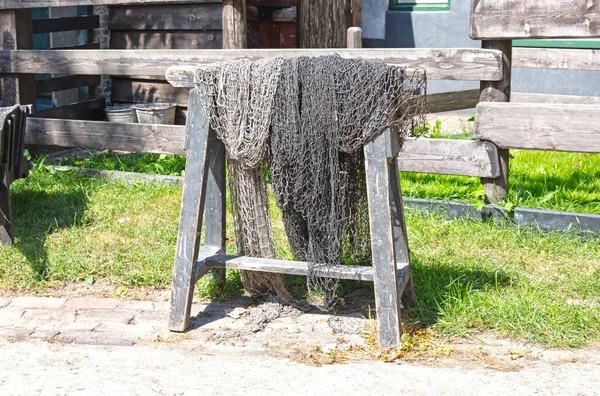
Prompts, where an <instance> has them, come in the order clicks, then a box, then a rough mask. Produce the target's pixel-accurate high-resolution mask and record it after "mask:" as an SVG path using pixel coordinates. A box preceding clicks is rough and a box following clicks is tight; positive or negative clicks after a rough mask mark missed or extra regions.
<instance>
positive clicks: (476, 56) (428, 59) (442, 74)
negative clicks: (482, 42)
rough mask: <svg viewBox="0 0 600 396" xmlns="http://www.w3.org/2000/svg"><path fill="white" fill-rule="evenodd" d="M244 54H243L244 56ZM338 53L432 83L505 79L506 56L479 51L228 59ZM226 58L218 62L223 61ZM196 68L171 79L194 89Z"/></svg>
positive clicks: (177, 70)
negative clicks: (412, 72) (415, 70)
mask: <svg viewBox="0 0 600 396" xmlns="http://www.w3.org/2000/svg"><path fill="white" fill-rule="evenodd" d="M240 54H241V53H240ZM331 54H338V55H340V56H342V57H344V58H357V59H363V60H367V61H375V62H385V63H387V64H390V65H398V66H407V67H420V68H424V69H425V70H426V72H427V78H428V79H430V80H478V81H480V80H488V81H496V80H499V79H500V78H501V76H502V72H501V63H502V57H501V55H500V52H498V51H489V50H478V49H464V50H463V49H461V50H454V49H440V50H432V49H422V48H414V49H413V48H401V49H310V50H309V52H307V50H298V49H292V50H289V49H285V50H248V51H247V52H246V53H245V54H244V55H245V56H240V57H238V56H236V55H237V54H235V53H234V52H232V53H231V54H229V56H228V59H261V58H264V57H271V56H278V55H279V56H303V55H304V56H305V55H311V56H320V55H331ZM221 60H226V59H214V61H221ZM195 73H196V67H194V66H192V67H190V66H174V67H171V68H169V70H168V71H167V74H166V76H167V80H168V81H169V82H170V83H171V84H173V85H174V86H179V87H184V86H187V87H192V86H193V85H194V83H193V79H194V75H195Z"/></svg>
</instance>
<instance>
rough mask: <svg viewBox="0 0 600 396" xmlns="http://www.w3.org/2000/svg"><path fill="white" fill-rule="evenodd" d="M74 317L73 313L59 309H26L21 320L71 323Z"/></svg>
mask: <svg viewBox="0 0 600 396" xmlns="http://www.w3.org/2000/svg"><path fill="white" fill-rule="evenodd" d="M75 316H76V315H75V312H68V311H63V310H61V309H27V310H26V311H25V313H24V314H23V316H22V317H21V319H22V320H26V321H32V322H62V323H72V322H74V321H75Z"/></svg>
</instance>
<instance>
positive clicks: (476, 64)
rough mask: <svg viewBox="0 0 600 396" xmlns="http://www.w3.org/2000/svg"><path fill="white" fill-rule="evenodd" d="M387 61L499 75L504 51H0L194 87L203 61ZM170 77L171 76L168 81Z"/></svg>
mask: <svg viewBox="0 0 600 396" xmlns="http://www.w3.org/2000/svg"><path fill="white" fill-rule="evenodd" d="M331 54H338V55H340V56H342V57H344V58H358V59H363V60H367V61H375V62H385V63H388V64H390V65H398V66H407V67H424V68H425V69H426V70H427V77H428V78H429V79H434V80H435V79H438V80H439V79H451V80H498V79H500V78H501V77H502V71H501V62H502V56H501V53H500V52H498V51H493V50H481V49H473V48H468V49H423V48H400V49H369V48H367V49H312V50H310V52H307V51H306V50H305V49H251V50H247V49H233V50H227V51H225V50H189V49H188V50H155V51H144V50H97V51H96V50H89V51H54V50H43V51H42V50H33V51H32V50H23V51H0V73H16V72H21V73H50V74H107V75H164V74H165V72H166V71H167V69H168V68H169V67H170V66H175V65H177V66H187V69H185V68H184V69H183V70H181V69H180V68H173V69H172V70H171V71H170V72H169V79H170V80H172V83H173V84H174V85H176V86H192V85H193V84H192V81H193V79H192V78H191V77H192V75H193V74H194V70H195V67H197V66H199V65H201V64H208V63H213V62H221V61H228V60H239V59H254V60H256V59H262V58H269V57H275V56H303V55H304V56H305V55H312V56H320V55H331ZM170 82H171V81H170Z"/></svg>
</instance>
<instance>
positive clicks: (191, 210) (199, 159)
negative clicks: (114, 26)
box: [169, 90, 210, 331]
mask: <svg viewBox="0 0 600 396" xmlns="http://www.w3.org/2000/svg"><path fill="white" fill-rule="evenodd" d="M189 108H190V109H191V111H190V114H189V117H188V122H187V125H186V136H187V138H186V146H187V150H188V156H187V162H186V170H185V185H184V187H183V197H182V200H181V215H180V217H179V218H180V220H179V232H178V234H177V247H176V250H175V265H174V269H173V283H172V286H171V310H170V313H169V329H170V330H171V331H185V330H187V328H188V326H189V323H190V311H191V308H192V299H193V297H194V285H195V283H196V280H197V276H198V275H199V271H198V269H197V268H196V261H197V260H198V258H199V249H200V236H201V232H202V219H203V215H204V203H205V199H206V175H207V172H206V159H207V153H208V136H209V130H210V128H209V123H208V117H207V116H206V112H205V110H204V107H203V106H202V103H201V102H200V95H198V94H197V93H196V92H195V90H194V91H192V93H191V94H190V101H189Z"/></svg>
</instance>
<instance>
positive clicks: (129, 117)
mask: <svg viewBox="0 0 600 396" xmlns="http://www.w3.org/2000/svg"><path fill="white" fill-rule="evenodd" d="M132 107H133V104H131V103H129V104H121V105H115V106H112V107H107V108H106V109H104V112H105V113H106V120H107V121H110V122H116V123H119V124H129V123H135V122H137V121H136V117H135V113H134V111H133V110H132Z"/></svg>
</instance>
